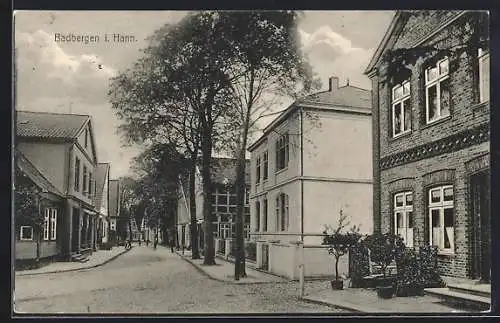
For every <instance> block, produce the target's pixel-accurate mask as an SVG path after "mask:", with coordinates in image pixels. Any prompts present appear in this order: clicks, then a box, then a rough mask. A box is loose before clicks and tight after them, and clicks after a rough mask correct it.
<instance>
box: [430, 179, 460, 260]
mask: <svg viewBox="0 0 500 323" xmlns="http://www.w3.org/2000/svg"><path fill="white" fill-rule="evenodd" d="M449 188H451V189H452V192H453V200H451V201H445V200H444V190H445V189H449ZM436 190H437V191H439V194H440V201H439V202H432V192H434V191H436ZM428 198H429V203H428V211H429V244H430V245H431V246H432V245H435V246H437V247H438V249H439V252H440V253H448V254H453V253H454V252H455V213H454V212H455V210H454V200H455V191H454V188H453V185H442V186H435V187H432V188H430V189H429V191H428ZM446 209H451V210H452V211H453V231H452V236H451V237H450V238H449V241H450V248H445V247H444V235H445V231H446V228H445V226H444V210H446ZM433 210H438V211H439V237H440V239H439V241H437V242H436V241H433V238H432V235H433V232H432V230H433V226H432V211H433Z"/></svg>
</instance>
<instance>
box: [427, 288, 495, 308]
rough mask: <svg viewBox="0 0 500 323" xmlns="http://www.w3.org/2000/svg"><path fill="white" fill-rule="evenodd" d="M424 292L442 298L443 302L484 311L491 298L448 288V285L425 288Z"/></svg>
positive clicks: (488, 305)
mask: <svg viewBox="0 0 500 323" xmlns="http://www.w3.org/2000/svg"><path fill="white" fill-rule="evenodd" d="M424 292H425V294H427V295H432V296H436V297H439V298H441V299H443V300H444V301H445V302H447V303H449V304H452V305H455V306H460V307H466V308H470V309H474V310H479V311H486V310H489V309H490V306H491V298H490V297H484V296H478V295H473V294H469V293H467V292H461V291H456V290H452V289H449V288H448V287H443V288H426V289H424Z"/></svg>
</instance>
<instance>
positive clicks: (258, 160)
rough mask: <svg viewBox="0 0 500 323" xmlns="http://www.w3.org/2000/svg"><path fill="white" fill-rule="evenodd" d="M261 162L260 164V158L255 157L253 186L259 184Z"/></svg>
mask: <svg viewBox="0 0 500 323" xmlns="http://www.w3.org/2000/svg"><path fill="white" fill-rule="evenodd" d="M260 166H261V162H260V156H257V160H256V161H255V184H259V183H260V177H261V176H260V175H261V169H260Z"/></svg>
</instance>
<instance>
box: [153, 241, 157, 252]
mask: <svg viewBox="0 0 500 323" xmlns="http://www.w3.org/2000/svg"><path fill="white" fill-rule="evenodd" d="M157 244H158V239H155V241H154V243H153V249H155V250H156V245H157Z"/></svg>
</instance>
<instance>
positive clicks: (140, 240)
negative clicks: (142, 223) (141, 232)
mask: <svg viewBox="0 0 500 323" xmlns="http://www.w3.org/2000/svg"><path fill="white" fill-rule="evenodd" d="M140 246H141V238H139V247H140Z"/></svg>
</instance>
